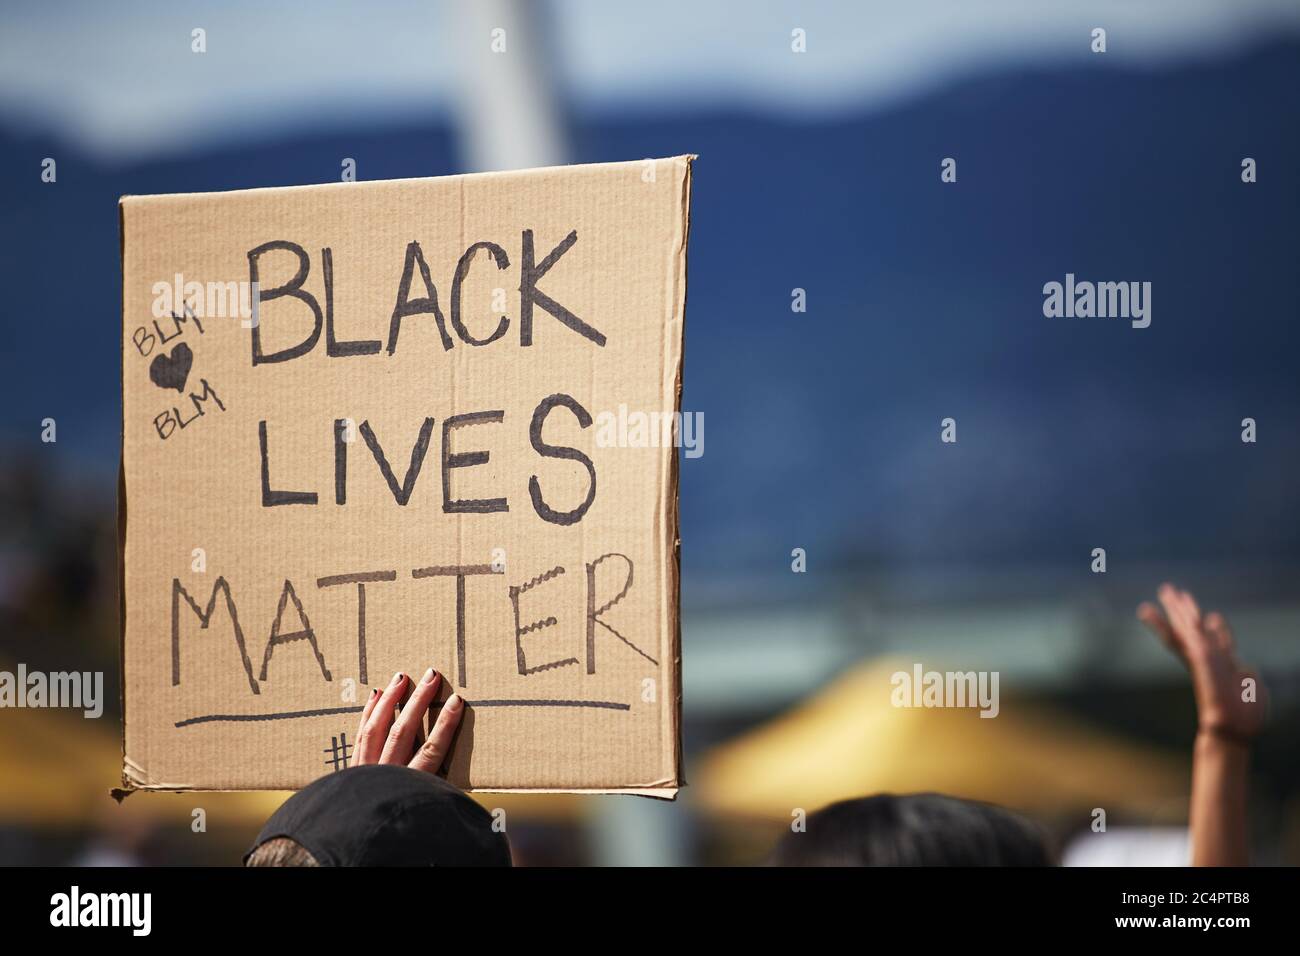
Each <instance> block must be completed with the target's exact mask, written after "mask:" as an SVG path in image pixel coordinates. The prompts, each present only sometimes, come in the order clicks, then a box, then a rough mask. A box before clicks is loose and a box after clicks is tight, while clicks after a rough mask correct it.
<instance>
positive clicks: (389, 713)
mask: <svg viewBox="0 0 1300 956" xmlns="http://www.w3.org/2000/svg"><path fill="white" fill-rule="evenodd" d="M441 685H442V675H441V674H439V673H438V672H437V671H435V670H434V669H433V668H432V667H430V668H429V669H428V670H427V671H425V672H424V677H423V678H421V680H420V682H419V683H418V684H416V685H415V686H413V687H412V686H411V679H410V678H409V677H407V676H406V675H405V674H394V675H393V679H392V680H391V681H390V682H389V684H388V686H387V687H386V688H384V689H383V690H380V689H379V688H378V687H376V688H375V689H374V691H373V692H372V693H371V695H370V699H369V700H367V701H366V706H365V709H364V710H363V711H362V712H361V723H360V724H359V725H358V726H357V743H356V749H354V750H353V752H352V766H354V767H356V766H361V765H363V764H371V763H388V764H398V765H401V766H410V767H413V768H414V769H416V770H425V771H428V772H429V773H437V772H438V771H439V770H440V769H441V768H442V762H443V760H444V759H446V757H447V754H448V753H450V752H451V743H452V738H453V737H454V736H455V734H456V728H457V727H458V726H460V718H461V714H462V713H463V712H464V709H465V702H464V700H462V699H461V697H460V695H459V694H452V695H451V696H450V697H448V698H447V701H446V703H444V704H443V705H442V707H441V708H440V709H439V711H438V716H437V717H436V718H435V719H434V721H433V726H432V727H431V728H430V730H429V736H428V738H427V739H426V740H424V741H423V742H420V737H421V736H422V730H423V721H424V715H425V714H426V713H427V712H428V710H429V708H430V707H431V706H433V703H434V700H435V699H436V698H437V696H438V689H439V687H440V686H441ZM404 696H405V697H406V701H405V703H404V704H402V707H401V711H400V712H397V707H398V704H399V703H401V701H402V698H403V697H404ZM395 713H396V717H394V714H395ZM417 745H418V746H417ZM412 751H414V753H412Z"/></svg>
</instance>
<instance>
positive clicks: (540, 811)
mask: <svg viewBox="0 0 1300 956" xmlns="http://www.w3.org/2000/svg"><path fill="white" fill-rule="evenodd" d="M3 729H4V733H3V734H0V825H6V824H7V825H15V824H16V825H21V826H47V827H76V826H83V825H86V826H98V825H103V824H105V823H107V822H111V821H112V820H114V819H126V818H130V819H140V820H152V821H156V822H159V823H183V824H185V825H188V824H189V823H190V821H191V819H192V818H191V814H192V812H193V810H194V808H195V807H196V806H201V807H203V809H204V810H205V811H206V813H207V818H208V825H209V826H213V827H215V826H244V827H247V826H258V825H260V824H261V823H263V822H265V820H266V818H267V817H269V816H270V815H271V814H272V813H273V812H274V811H275V809H276V808H277V807H279V806H280V804H281V803H283V802H284V801H285V800H286V799H288V797H289V796H290V794H289V792H286V791H247V792H243V791H230V792H204V793H202V794H194V793H185V794H174V793H134V794H131V795H130V796H128V797H127V798H126V799H125V800H123V801H122V803H121V804H120V805H117V804H115V803H114V801H113V799H112V798H111V797H110V796H109V792H110V791H111V790H112V789H113V788H114V787H117V786H120V785H121V779H122V744H121V741H120V740H119V739H118V737H117V736H116V734H115V733H113V732H112V729H113V725H111V724H103V723H102V722H100V721H94V720H86V719H85V718H83V717H81V716H80V715H79V714H73V713H69V712H65V711H59V710H50V709H45V710H28V709H20V708H14V709H8V710H6V711H5V712H4V724H3ZM473 796H474V798H475V799H476V800H478V802H479V803H481V804H482V805H484V806H485V807H487V808H488V809H490V810H491V809H495V808H498V807H500V808H502V809H504V810H505V811H506V813H507V816H508V818H509V819H512V820H524V821H543V822H558V821H564V820H576V819H580V818H581V817H582V816H583V813H584V810H585V807H586V804H585V803H584V801H583V799H582V797H581V796H579V795H577V794H491V793H484V794H473Z"/></svg>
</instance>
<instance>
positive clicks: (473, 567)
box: [411, 564, 502, 687]
mask: <svg viewBox="0 0 1300 956" xmlns="http://www.w3.org/2000/svg"><path fill="white" fill-rule="evenodd" d="M501 573H502V572H500V571H497V570H496V569H495V568H493V567H492V565H490V564H464V565H457V566H451V567H439V566H436V565H435V566H434V567H428V568H412V569H411V577H413V578H416V579H419V578H451V577H454V578H455V579H456V683H457V684H458V685H459V686H461V687H464V686H466V685H467V684H468V683H469V678H468V677H467V676H466V668H465V577H466V576H467V575H470V574H501Z"/></svg>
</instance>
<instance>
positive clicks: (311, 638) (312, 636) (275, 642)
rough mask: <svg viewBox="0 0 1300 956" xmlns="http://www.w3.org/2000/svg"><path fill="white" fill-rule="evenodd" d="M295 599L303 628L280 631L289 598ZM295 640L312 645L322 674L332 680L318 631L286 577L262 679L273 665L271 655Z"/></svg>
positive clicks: (295, 607)
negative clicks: (317, 638)
mask: <svg viewBox="0 0 1300 956" xmlns="http://www.w3.org/2000/svg"><path fill="white" fill-rule="evenodd" d="M290 599H292V600H293V608H294V610H295V611H297V612H298V620H299V621H300V622H301V623H302V629H301V630H298V631H294V632H293V633H291V634H281V633H280V620H281V618H283V617H284V609H285V607H286V606H287V605H288V603H289V600H290ZM294 641H306V642H307V643H308V644H310V645H311V651H312V653H313V654H315V655H316V663H317V665H319V666H320V672H321V676H322V677H324V678H325V679H326V680H330V681H332V680H333V679H334V678H333V677H331V676H330V672H329V668H328V667H326V666H325V657H324V655H322V654H321V652H320V647H319V646H318V645H317V643H316V632H315V631H313V630H312V629H311V621H309V620H307V612H306V611H304V610H303V609H302V602H301V601H299V600H298V595H297V594H296V593H295V592H294V590H293V584H292V583H291V582H290V581H289V579H288V578H285V579H284V589H283V590H282V591H281V592H280V606H279V607H277V608H276V609H275V621H274V622H272V624H271V638H270V640H268V641H267V642H266V653H265V654H264V655H263V656H262V675H261V677H260V678H259V679H260V680H266V669H267V668H268V667H270V666H271V655H272V654H273V653H274V652H275V649H276V647H277V646H279V645H280V644H291V643H293V642H294Z"/></svg>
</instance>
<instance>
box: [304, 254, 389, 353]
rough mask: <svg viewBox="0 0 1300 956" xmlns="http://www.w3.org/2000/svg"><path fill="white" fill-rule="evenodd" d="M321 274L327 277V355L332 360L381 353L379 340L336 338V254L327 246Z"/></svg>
mask: <svg viewBox="0 0 1300 956" xmlns="http://www.w3.org/2000/svg"><path fill="white" fill-rule="evenodd" d="M320 256H321V274H322V275H323V276H324V277H325V354H326V355H329V356H330V357H331V358H336V357H338V356H343V355H374V354H375V353H376V352H378V351H379V347H380V345H382V344H383V343H381V342H380V341H379V339H354V340H353V341H351V342H340V341H338V339H336V338H335V337H334V253H333V252H332V251H331V250H330V249H329V247H328V246H327V247H326V248H324V249H322V250H321V251H320Z"/></svg>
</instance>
